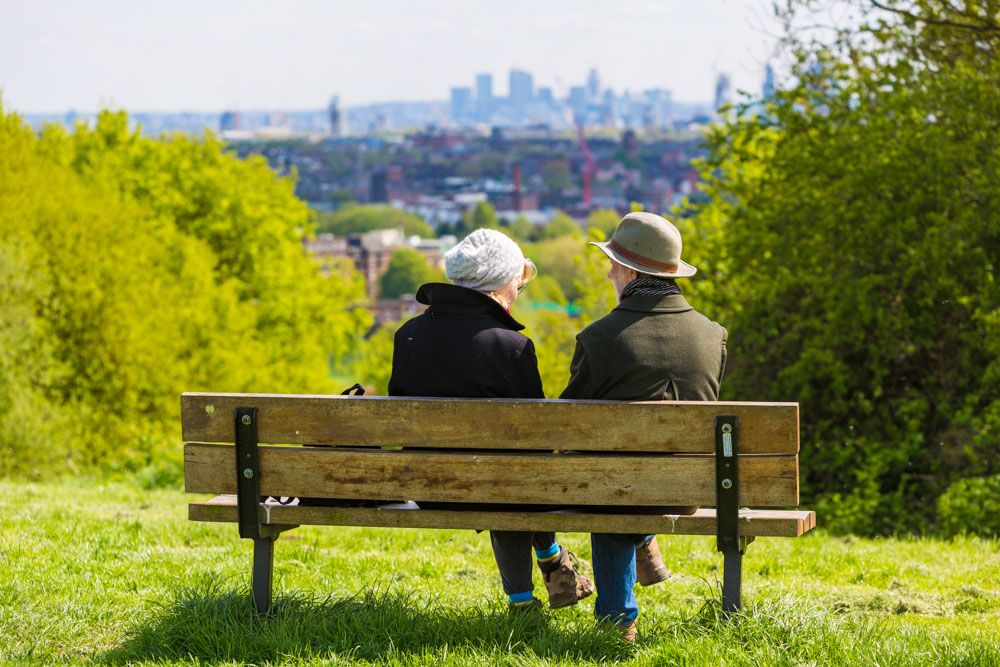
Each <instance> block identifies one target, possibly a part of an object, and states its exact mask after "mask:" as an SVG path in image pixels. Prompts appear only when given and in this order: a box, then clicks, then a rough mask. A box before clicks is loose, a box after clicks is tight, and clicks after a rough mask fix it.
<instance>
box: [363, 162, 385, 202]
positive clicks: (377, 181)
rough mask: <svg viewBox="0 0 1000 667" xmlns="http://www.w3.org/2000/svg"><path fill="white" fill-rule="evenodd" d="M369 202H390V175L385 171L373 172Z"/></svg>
mask: <svg viewBox="0 0 1000 667" xmlns="http://www.w3.org/2000/svg"><path fill="white" fill-rule="evenodd" d="M368 201H370V202H372V203H382V202H387V201H389V175H388V174H387V173H386V172H385V170H379V171H373V172H372V175H371V187H370V188H369V193H368Z"/></svg>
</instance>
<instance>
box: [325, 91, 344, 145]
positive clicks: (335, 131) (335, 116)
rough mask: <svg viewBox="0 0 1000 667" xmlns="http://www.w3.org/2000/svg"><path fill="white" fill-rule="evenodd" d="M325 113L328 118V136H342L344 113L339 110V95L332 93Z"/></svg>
mask: <svg viewBox="0 0 1000 667" xmlns="http://www.w3.org/2000/svg"><path fill="white" fill-rule="evenodd" d="M327 114H328V115H329V118H330V136H331V137H342V136H344V127H345V123H344V114H343V112H341V110H340V97H339V96H337V95H334V96H333V97H332V98H331V99H330V105H329V106H328V107H327Z"/></svg>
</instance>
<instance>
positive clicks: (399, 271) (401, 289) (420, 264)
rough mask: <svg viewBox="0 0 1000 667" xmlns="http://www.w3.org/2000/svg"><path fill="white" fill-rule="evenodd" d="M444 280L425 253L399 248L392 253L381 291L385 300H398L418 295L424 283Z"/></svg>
mask: <svg viewBox="0 0 1000 667" xmlns="http://www.w3.org/2000/svg"><path fill="white" fill-rule="evenodd" d="M443 278H444V274H443V272H442V271H441V269H436V268H435V267H433V266H431V265H430V264H428V263H427V258H426V257H424V255H423V253H421V252H420V251H419V250H417V249H415V248H407V247H403V248H399V249H398V250H395V251H394V252H393V253H392V257H391V258H390V259H389V267H388V268H387V269H386V271H385V273H383V274H382V277H381V278H379V291H380V293H381V295H382V298H384V299H398V298H399V297H401V296H403V295H404V294H416V293H417V288H418V287H420V286H421V285H423V284H424V283H428V282H434V281H440V280H442V279H443Z"/></svg>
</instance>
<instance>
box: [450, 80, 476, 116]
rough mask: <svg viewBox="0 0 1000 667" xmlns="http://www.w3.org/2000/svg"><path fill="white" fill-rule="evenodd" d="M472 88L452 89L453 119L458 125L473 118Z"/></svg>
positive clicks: (459, 87)
mask: <svg viewBox="0 0 1000 667" xmlns="http://www.w3.org/2000/svg"><path fill="white" fill-rule="evenodd" d="M472 109H473V107H472V88H469V87H468V86H458V87H456V88H452V89H451V119H452V120H453V121H455V122H457V123H462V122H466V121H468V120H470V118H471V116H472Z"/></svg>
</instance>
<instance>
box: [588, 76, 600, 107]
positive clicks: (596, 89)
mask: <svg viewBox="0 0 1000 667" xmlns="http://www.w3.org/2000/svg"><path fill="white" fill-rule="evenodd" d="M600 94H601V79H600V77H598V76H597V70H596V69H593V68H591V70H590V73H589V74H588V75H587V97H589V98H590V99H591V100H596V99H597V98H598V97H599V96H600Z"/></svg>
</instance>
